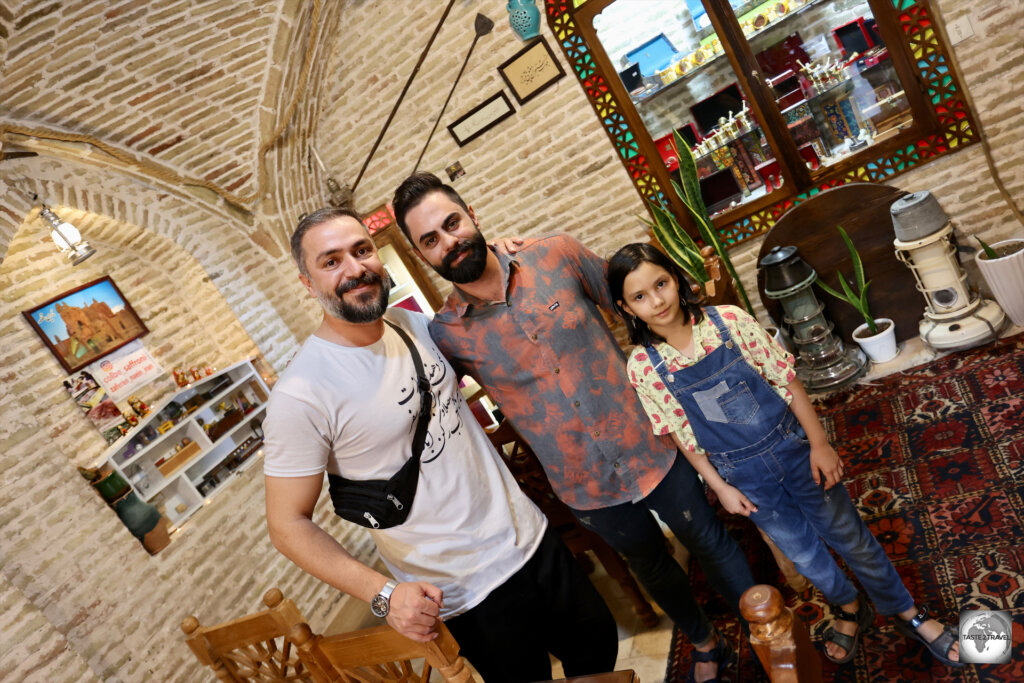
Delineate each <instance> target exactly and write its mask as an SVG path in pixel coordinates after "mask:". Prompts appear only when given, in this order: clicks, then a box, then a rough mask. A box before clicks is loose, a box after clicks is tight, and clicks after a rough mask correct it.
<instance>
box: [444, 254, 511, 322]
mask: <svg viewBox="0 0 1024 683" xmlns="http://www.w3.org/2000/svg"><path fill="white" fill-rule="evenodd" d="M487 248H488V249H490V250H491V251H492V252H494V255H495V256H497V257H498V266H499V267H500V268H501V280H502V285H503V289H504V291H505V298H506V300H507V299H508V285H509V279H510V277H511V275H512V267H513V266H515V268H516V269H519V267H520V265H519V261H518V260H516V259H514V258H513V257H511V256H509V255H508V254H503V253H501V252H500V251H498V250H497V249H495V248H494V247H492V246H490V245H488V247H487ZM491 303H492V302H490V301H484V300H483V299H478V298H477V297H475V296H473V295H472V294H467V293H466V292H464V291H462V290H461V289H459V288H458V287H457V286H456V287H453V288H452V293H451V295H450V296H449V304H450V305H451V307H452V308H453V309H455V313H456V314H458V316H459V317H460V318H462V317H465V315H466V314H467V313H468V312H469V310H470V308H474V307H475V308H479V307H482V306H488V305H490V304H491Z"/></svg>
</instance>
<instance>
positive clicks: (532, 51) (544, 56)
mask: <svg viewBox="0 0 1024 683" xmlns="http://www.w3.org/2000/svg"><path fill="white" fill-rule="evenodd" d="M498 73H500V74H501V77H502V78H504V79H505V82H506V83H507V84H508V87H509V89H510V90H511V91H512V95H514V96H515V98H516V101H517V102H518V103H519V104H523V103H524V102H529V101H530V100H532V99H533V98H534V97H536V96H537V95H539V94H540V93H541V92H543V91H544V90H545V89H546V88H548V87H550V86H551V85H552V84H553V83H555V81H557V80H558V79H559V78H561V77H562V76H564V75H565V70H564V69H562V65H561V64H560V63H559V62H558V60H557V59H556V58H555V53H553V52H552V51H551V48H550V47H548V43H547V41H546V40H544V37H543V36H541V37H540V38H538V39H537V40H535V41H534V42H532V43H530V44H529V45H527V46H526V47H524V48H523V49H522V50H520V51H519V52H517V53H516V54H514V55H513V56H512V58H511V59H509V60H508V61H506V62H504V63H503V64H501V65H500V66H499V67H498Z"/></svg>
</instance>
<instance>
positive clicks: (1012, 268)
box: [974, 237, 1024, 325]
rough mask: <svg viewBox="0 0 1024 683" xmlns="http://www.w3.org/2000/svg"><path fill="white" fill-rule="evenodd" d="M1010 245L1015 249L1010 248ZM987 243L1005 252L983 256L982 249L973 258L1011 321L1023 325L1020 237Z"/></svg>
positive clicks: (1023, 253) (1023, 248) (1023, 254)
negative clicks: (996, 256) (994, 257)
mask: <svg viewBox="0 0 1024 683" xmlns="http://www.w3.org/2000/svg"><path fill="white" fill-rule="evenodd" d="M1014 245H1016V246H1017V249H1016V251H1013V248H1014ZM991 246H992V248H993V249H995V250H996V251H997V252H999V253H1004V252H1006V253H1004V254H1003V255H1001V256H1000V257H999V258H997V259H987V258H985V251H984V250H982V249H979V250H978V251H977V253H975V254H974V261H975V263H977V264H978V270H980V271H981V274H982V275H983V276H984V278H985V282H987V283H988V288H989V289H991V290H992V295H993V296H994V297H995V298H996V301H997V302H998V303H999V306H1000V307H1001V308H1002V309H1003V310H1004V311H1005V312H1006V315H1007V316H1009V318H1010V320H1012V321H1013V324H1014V325H1024V239H1021V238H1019V237H1018V238H1013V239H1008V240H1003V241H1002V242H996V243H995V244H993V245H991Z"/></svg>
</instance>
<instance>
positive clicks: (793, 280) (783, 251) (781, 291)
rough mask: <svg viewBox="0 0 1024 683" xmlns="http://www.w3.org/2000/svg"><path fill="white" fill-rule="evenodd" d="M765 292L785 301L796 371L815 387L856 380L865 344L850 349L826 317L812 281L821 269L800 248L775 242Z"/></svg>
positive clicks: (765, 263) (763, 265)
mask: <svg viewBox="0 0 1024 683" xmlns="http://www.w3.org/2000/svg"><path fill="white" fill-rule="evenodd" d="M759 266H760V267H761V268H763V269H764V293H765V296H767V297H768V298H770V299H777V300H778V302H779V304H781V305H782V311H783V318H782V322H783V324H785V325H786V326H787V327H788V328H789V336H790V339H791V340H792V342H793V345H794V347H795V349H796V374H797V377H798V378H799V379H800V382H801V383H803V385H804V386H805V387H806V388H807V389H808V390H810V391H818V390H823V389H834V388H837V387H840V386H842V385H844V384H847V383H849V382H852V381H854V380H856V379H857V378H858V377H860V376H861V375H863V374H864V372H865V371H866V369H867V365H868V360H867V357H865V355H864V352H863V351H861V350H860V349H859V348H850V349H847V348H846V347H845V346H844V345H843V341H842V340H841V339H840V338H839V337H838V336H837V335H835V334H833V332H832V330H833V329H834V327H835V325H834V324H833V323H832V321H830V320H828V319H827V318H826V317H825V304H823V303H822V302H821V301H819V300H818V297H817V296H815V294H814V288H813V287H812V285H813V284H814V281H815V280H817V279H818V273H817V272H815V270H814V269H813V268H811V267H810V266H809V265H808V264H807V262H806V261H804V260H803V259H802V258H800V255H799V254H798V253H797V249H796V247H792V246H790V247H775V248H773V249H772V250H771V251H770V252H768V255H767V256H765V257H764V258H763V259H761V263H760V264H759Z"/></svg>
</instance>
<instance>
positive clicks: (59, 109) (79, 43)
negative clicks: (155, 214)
mask: <svg viewBox="0 0 1024 683" xmlns="http://www.w3.org/2000/svg"><path fill="white" fill-rule="evenodd" d="M0 7H6V8H7V9H0V57H2V58H3V67H2V71H0V126H3V125H4V124H6V125H7V128H8V130H11V129H12V128H14V129H15V130H18V129H25V128H28V129H33V130H36V131H40V132H42V133H45V134H46V135H52V136H56V137H57V138H58V139H60V138H61V137H65V138H67V137H73V136H74V135H87V136H89V137H90V138H91V139H97V140H99V141H101V142H103V143H106V144H108V145H111V146H112V147H114V148H117V149H118V150H123V151H126V152H127V153H128V156H129V157H134V158H136V159H139V158H141V159H143V160H145V161H151V162H153V163H154V166H155V167H157V168H158V169H159V168H165V169H167V170H168V171H170V172H172V173H175V174H178V175H180V176H184V177H187V178H194V179H202V180H204V181H206V182H209V183H212V184H213V185H215V186H216V187H217V188H219V189H220V190H223V191H225V192H228V193H231V194H233V195H235V196H238V197H242V198H245V199H248V200H250V201H251V200H253V199H255V198H256V192H257V189H258V188H257V169H258V152H259V148H260V145H261V143H262V142H263V140H262V139H261V137H262V136H261V134H260V132H261V130H262V131H266V130H267V129H272V128H273V127H274V125H275V124H276V123H277V119H276V118H275V117H276V116H278V115H279V114H280V110H281V109H283V108H284V107H282V106H280V102H281V101H282V99H285V101H287V100H286V98H281V97H279V94H280V93H279V91H280V90H281V89H282V87H284V88H285V89H290V88H294V87H295V84H294V83H286V84H285V85H284V86H282V77H281V73H282V71H283V70H284V67H283V66H282V65H281V63H280V62H281V61H289V62H290V61H291V60H293V59H294V60H298V61H301V59H302V52H301V50H299V51H298V52H299V54H298V55H295V52H296V50H294V45H295V42H294V40H295V39H296V38H298V40H299V44H300V45H301V43H302V42H303V41H304V40H305V35H303V36H297V35H296V32H304V31H305V32H308V23H306V24H305V25H304V26H299V25H296V21H297V20H296V16H297V15H298V16H301V15H303V14H305V16H306V17H308V10H309V6H308V3H300V2H298V1H297V0H291V1H289V0H274V1H268V0H261V1H260V2H233V1H223V0H211V1H198V0H193V1H191V2H189V1H187V0H160V1H159V2H154V1H152V0H125V1H122V2H116V1H111V2H97V1H95V0H78V1H75V2H72V1H57V0H25V1H24V2H21V3H20V4H19V3H14V7H13V8H11V4H10V3H0ZM289 48H292V49H289ZM289 92H290V90H289ZM266 103H271V104H270V105H269V107H268V105H267V104H266ZM268 109H270V111H268ZM268 123H269V124H270V125H267V124H268ZM40 137H44V136H43V135H41V136H40Z"/></svg>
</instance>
